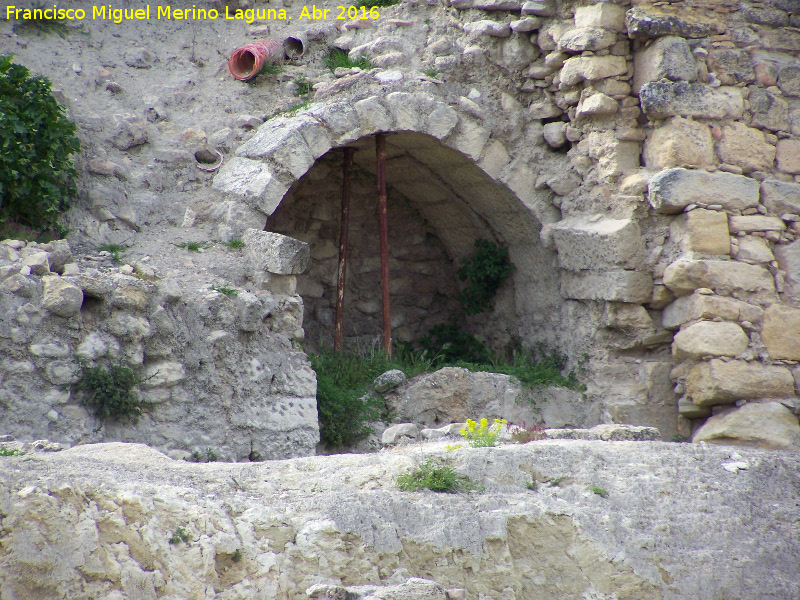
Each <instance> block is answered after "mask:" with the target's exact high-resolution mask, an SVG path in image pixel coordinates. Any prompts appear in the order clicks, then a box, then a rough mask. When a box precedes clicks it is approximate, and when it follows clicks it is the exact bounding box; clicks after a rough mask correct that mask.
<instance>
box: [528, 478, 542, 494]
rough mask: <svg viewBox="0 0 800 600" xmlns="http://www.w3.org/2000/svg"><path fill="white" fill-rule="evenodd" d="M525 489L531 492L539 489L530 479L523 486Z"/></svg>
mask: <svg viewBox="0 0 800 600" xmlns="http://www.w3.org/2000/svg"><path fill="white" fill-rule="evenodd" d="M525 487H526V488H527V489H529V490H530V491H532V492H535V491H537V490H538V489H539V484H538V483H536V481H535V480H533V479H531V480H530V481H529V482H528V483H526V484H525Z"/></svg>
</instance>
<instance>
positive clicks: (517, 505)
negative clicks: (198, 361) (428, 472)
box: [0, 440, 800, 600]
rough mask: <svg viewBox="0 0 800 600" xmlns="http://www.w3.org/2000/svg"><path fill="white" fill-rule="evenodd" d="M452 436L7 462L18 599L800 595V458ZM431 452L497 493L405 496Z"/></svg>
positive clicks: (6, 525)
mask: <svg viewBox="0 0 800 600" xmlns="http://www.w3.org/2000/svg"><path fill="white" fill-rule="evenodd" d="M448 444H456V445H458V443H457V442H456V441H455V440H449V441H445V442H438V443H428V444H414V445H407V446H401V447H397V448H395V449H393V450H385V451H383V452H380V453H379V454H377V455H375V454H373V455H339V456H330V457H309V458H301V459H291V460H284V461H271V462H266V463H259V464H192V463H187V462H184V461H173V460H171V459H169V458H167V457H166V456H164V455H162V454H160V453H158V452H157V451H155V450H152V449H149V448H147V447H145V446H142V445H130V444H96V445H88V446H82V447H77V448H72V449H69V450H65V451H61V452H51V453H48V452H34V451H31V452H29V453H27V454H24V455H21V456H6V457H3V458H0V461H2V469H3V477H2V481H0V514H2V527H1V528H0V539H2V544H0V573H3V574H4V575H3V576H2V577H0V595H2V597H3V598H9V599H17V598H25V599H26V600H35V599H39V598H41V599H44V598H48V599H49V598H56V597H59V598H60V597H66V598H70V599H76V600H77V599H88V598H102V599H104V600H121V599H123V598H147V599H150V598H168V599H170V600H177V599H178V598H217V599H240V598H241V599H244V598H287V599H288V598H296V597H300V596H303V595H304V592H305V591H306V590H307V589H308V588H310V587H311V586H313V585H316V584H330V585H344V586H352V585H359V584H373V585H376V584H381V585H383V584H398V583H403V582H405V581H406V580H407V579H408V578H410V577H414V576H416V577H424V578H426V579H430V580H433V581H435V582H436V583H438V584H439V585H440V586H442V588H445V589H452V588H462V589H465V590H466V593H467V597H468V598H493V599H500V598H502V599H506V600H507V599H509V598H512V599H513V598H517V599H523V598H524V599H542V600H544V599H548V600H550V599H552V598H563V599H566V598H574V599H587V598H591V599H595V600H599V599H603V600H611V599H622V598H639V599H662V598H663V599H675V600H678V599H686V598H693V599H698V600H705V599H708V600H711V599H718V598H737V599H756V598H757V599H759V600H764V599H774V600H786V599H787V598H795V597H797V596H798V594H800V587H798V586H799V585H800V584H799V583H798V582H800V567H798V564H797V560H796V557H797V556H798V555H799V554H800V546H798V543H799V542H798V540H799V539H800V536H798V532H800V529H798V526H799V525H798V524H799V523H800V507H799V506H798V501H797V492H798V489H800V479H799V478H798V473H800V454H798V453H793V452H770V451H763V450H754V449H744V448H741V449H734V448H730V447H720V446H708V445H705V444H669V443H663V442H633V441H631V442H603V441H579V440H547V441H540V442H533V443H529V444H525V445H502V446H499V447H495V448H483V449H472V448H467V447H462V448H459V449H455V450H450V451H448V450H447V449H446V446H447V445H448ZM427 459H434V460H437V461H441V462H442V463H444V464H447V465H450V466H452V467H453V468H454V469H455V470H456V471H457V472H458V473H460V474H463V475H467V476H469V477H470V478H472V479H473V480H474V481H475V482H477V483H479V484H481V485H483V486H484V487H485V489H484V491H483V492H480V493H477V492H472V493H469V494H465V493H460V494H436V493H434V492H430V491H418V492H404V491H400V490H399V489H397V488H396V487H395V480H396V478H397V477H398V476H399V475H401V474H403V473H406V472H408V471H410V470H412V469H414V468H415V467H417V466H418V465H419V464H420V463H421V462H423V461H425V460H427ZM317 589H319V588H317ZM421 597H422V596H421ZM424 597H425V598H428V597H435V596H424ZM440 597H441V596H440Z"/></svg>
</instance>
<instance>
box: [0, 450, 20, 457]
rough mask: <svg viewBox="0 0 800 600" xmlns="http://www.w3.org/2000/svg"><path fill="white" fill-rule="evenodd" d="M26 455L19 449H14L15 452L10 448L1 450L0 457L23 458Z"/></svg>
mask: <svg viewBox="0 0 800 600" xmlns="http://www.w3.org/2000/svg"><path fill="white" fill-rule="evenodd" d="M23 454H25V452H23V451H22V450H20V449H19V448H14V449H13V450H12V449H10V448H0V456H22V455H23Z"/></svg>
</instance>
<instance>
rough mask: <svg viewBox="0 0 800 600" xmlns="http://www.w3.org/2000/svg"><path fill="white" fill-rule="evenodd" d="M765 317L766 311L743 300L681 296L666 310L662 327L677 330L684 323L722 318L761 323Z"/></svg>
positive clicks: (703, 295)
mask: <svg viewBox="0 0 800 600" xmlns="http://www.w3.org/2000/svg"><path fill="white" fill-rule="evenodd" d="M763 317H764V309H762V308H761V307H759V306H753V305H752V304H748V303H747V302H742V301H741V300H734V299H733V298H726V297H724V296H713V295H710V294H698V293H697V292H695V293H694V294H691V295H689V296H681V297H680V298H677V299H676V300H675V301H674V302H673V303H672V304H670V305H669V306H667V307H666V308H664V311H663V312H662V313H661V325H662V326H664V327H665V328H666V329H677V328H678V327H680V326H681V325H682V324H684V323H688V322H689V321H695V320H698V319H709V320H710V319H716V318H721V319H725V320H727V321H749V322H750V323H759V322H761V319H762V318H763Z"/></svg>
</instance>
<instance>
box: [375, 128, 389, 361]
mask: <svg viewBox="0 0 800 600" xmlns="http://www.w3.org/2000/svg"><path fill="white" fill-rule="evenodd" d="M375 152H376V154H377V157H378V218H379V220H380V228H381V303H382V307H383V351H384V352H385V353H386V356H391V355H392V317H391V314H390V312H389V218H388V215H387V210H386V137H385V136H383V135H378V136H377V137H376V138H375Z"/></svg>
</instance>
